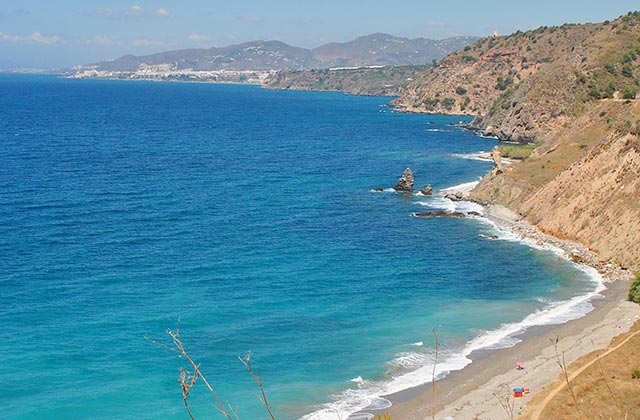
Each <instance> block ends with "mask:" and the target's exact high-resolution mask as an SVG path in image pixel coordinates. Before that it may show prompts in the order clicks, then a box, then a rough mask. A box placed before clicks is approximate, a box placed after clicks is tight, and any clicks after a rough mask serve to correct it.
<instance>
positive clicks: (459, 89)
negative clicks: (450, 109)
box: [456, 86, 467, 95]
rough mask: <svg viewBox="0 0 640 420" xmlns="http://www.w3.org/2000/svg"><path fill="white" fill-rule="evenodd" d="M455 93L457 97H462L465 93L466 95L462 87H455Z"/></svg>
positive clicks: (465, 90)
mask: <svg viewBox="0 0 640 420" xmlns="http://www.w3.org/2000/svg"><path fill="white" fill-rule="evenodd" d="M456 93H457V94H458V95H464V94H465V93H467V89H465V88H463V87H462V86H458V87H456Z"/></svg>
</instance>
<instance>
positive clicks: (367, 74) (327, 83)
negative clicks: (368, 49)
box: [262, 65, 428, 96]
mask: <svg viewBox="0 0 640 420" xmlns="http://www.w3.org/2000/svg"><path fill="white" fill-rule="evenodd" d="M427 68H428V66H426V65H425V66H387V67H380V68H370V67H359V68H341V69H324V70H298V71H286V70H282V71H279V72H277V73H275V74H274V75H272V76H270V77H269V78H267V79H266V80H265V81H264V83H263V84H262V86H263V87H265V88H267V89H285V90H317V91H330V92H345V93H348V94H352V95H371V96H398V95H400V94H401V93H402V91H403V89H404V88H406V87H407V85H408V84H409V83H411V82H412V81H413V80H414V79H415V78H416V77H418V76H419V75H420V74H422V73H423V72H424V71H425V70H426V69H427Z"/></svg>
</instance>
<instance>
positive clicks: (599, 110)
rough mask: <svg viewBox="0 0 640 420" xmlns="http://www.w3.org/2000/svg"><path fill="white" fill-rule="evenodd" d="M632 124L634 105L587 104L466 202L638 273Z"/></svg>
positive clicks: (639, 225)
mask: <svg viewBox="0 0 640 420" xmlns="http://www.w3.org/2000/svg"><path fill="white" fill-rule="evenodd" d="M639 118H640V104H638V103H637V101H624V100H615V99H613V100H604V101H601V102H600V103H598V104H594V106H592V107H591V108H590V109H589V112H587V113H585V115H583V116H582V117H580V118H577V119H575V120H574V121H573V122H572V123H571V124H569V125H568V126H567V127H566V128H563V129H562V130H559V131H556V134H555V138H554V139H553V140H551V141H549V142H548V143H546V144H544V145H543V146H541V147H540V148H538V149H537V150H536V153H534V154H533V155H532V156H531V157H529V158H528V159H526V160H525V161H523V162H520V163H517V164H515V165H512V166H510V167H507V169H506V170H505V171H504V172H503V173H501V174H497V175H494V174H491V173H490V174H488V175H487V176H485V178H484V179H483V180H482V181H481V182H480V184H479V185H478V186H477V187H476V188H475V189H474V191H472V193H471V196H472V198H473V199H476V200H478V201H483V202H496V203H499V204H502V205H505V206H507V207H510V208H511V209H513V210H514V211H516V212H518V213H519V214H521V215H522V216H524V217H525V218H526V219H528V220H529V221H530V222H531V223H533V224H535V225H537V226H538V227H539V228H540V229H541V230H543V231H545V232H547V233H550V234H552V235H554V236H557V237H560V238H567V239H573V240H577V241H579V242H581V243H583V244H585V245H586V246H588V247H589V248H591V249H593V250H595V251H596V252H598V253H599V254H600V255H602V256H603V258H605V259H611V260H613V261H615V262H617V263H619V264H620V265H622V266H623V267H627V268H630V269H632V270H640V246H638V244H639V243H640V139H639V137H638V134H639V133H640V126H639V124H640V120H639ZM614 119H615V121H614Z"/></svg>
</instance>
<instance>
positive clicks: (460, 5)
mask: <svg viewBox="0 0 640 420" xmlns="http://www.w3.org/2000/svg"><path fill="white" fill-rule="evenodd" d="M630 10H640V1H630V0H626V1H623V0H606V1H605V0H583V1H576V0H567V1H560V0H534V1H526V2H521V1H513V0H511V1H502V0H501V1H498V0H474V1H461V0H448V1H442V0H441V1H437V2H436V1H433V0H322V1H307V0H295V1H294V0H262V1H258V0H235V1H219V0H180V1H176V0H113V1H109V0H0V68H8V67H14V68H16V67H35V68H43V69H57V68H66V67H71V66H74V65H78V64H88V63H93V62H98V61H103V60H108V59H114V58H118V57H120V56H122V55H124V54H134V55H145V54H151V53H155V52H161V51H167V50H175V49H183V48H211V47H221V46H227V45H231V44H237V43H241V42H247V41H253V40H258V39H262V40H279V41H282V42H286V43H287V44H290V45H293V46H297V47H305V48H313V47H318V46H320V45H322V44H325V43H327V42H333V41H337V42H345V41H350V40H352V39H354V38H357V37H359V36H363V35H369V34H372V33H376V32H385V33H389V34H392V35H396V36H404V37H408V38H417V37H424V38H431V39H442V38H446V37H450V36H457V35H474V36H488V35H491V34H493V33H494V31H497V32H498V33H499V34H501V35H502V34H504V35H506V34H509V33H512V32H515V31H517V30H523V31H524V30H528V29H534V28H537V27H539V26H544V25H546V26H552V25H561V24H563V23H567V22H569V23H585V22H601V21H604V20H607V19H609V20H611V19H615V18H616V17H618V16H620V15H622V14H625V13H627V12H628V11H630Z"/></svg>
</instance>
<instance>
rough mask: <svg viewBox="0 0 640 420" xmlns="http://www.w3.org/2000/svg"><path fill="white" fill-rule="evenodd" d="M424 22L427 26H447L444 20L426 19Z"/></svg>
mask: <svg viewBox="0 0 640 420" xmlns="http://www.w3.org/2000/svg"><path fill="white" fill-rule="evenodd" d="M424 24H425V26H426V27H428V28H441V27H443V26H447V25H446V24H445V23H444V22H438V21H436V20H429V21H426V22H425V23H424Z"/></svg>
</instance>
